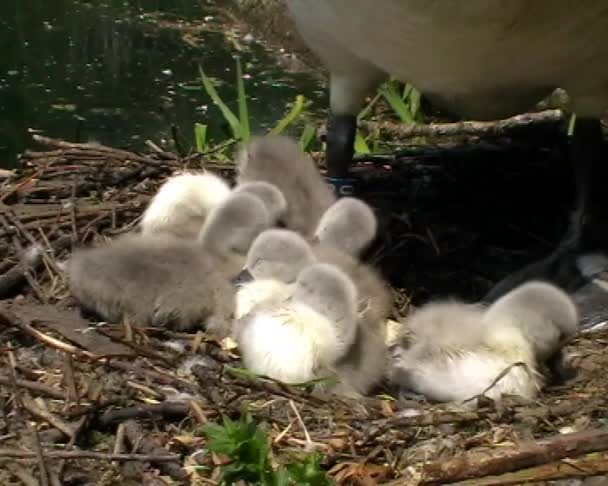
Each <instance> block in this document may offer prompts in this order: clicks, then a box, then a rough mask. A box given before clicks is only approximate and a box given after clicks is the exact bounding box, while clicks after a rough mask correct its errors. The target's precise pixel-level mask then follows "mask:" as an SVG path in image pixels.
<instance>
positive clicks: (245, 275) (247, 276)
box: [232, 268, 254, 287]
mask: <svg viewBox="0 0 608 486" xmlns="http://www.w3.org/2000/svg"><path fill="white" fill-rule="evenodd" d="M252 280H254V278H253V275H251V272H250V271H249V270H247V268H243V270H241V273H239V274H238V275H237V276H236V277H235V278H233V279H232V284H233V285H234V286H235V287H240V286H241V285H243V284H246V283H248V282H251V281H252Z"/></svg>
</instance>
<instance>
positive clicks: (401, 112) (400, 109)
mask: <svg viewBox="0 0 608 486" xmlns="http://www.w3.org/2000/svg"><path fill="white" fill-rule="evenodd" d="M379 92H380V94H381V95H382V96H384V99H385V100H386V101H387V102H388V104H389V105H390V107H391V108H392V109H393V110H394V111H395V113H396V114H397V116H398V117H399V118H400V119H401V121H402V122H403V123H408V124H411V123H414V117H413V116H412V113H411V112H410V108H409V106H408V105H407V103H406V102H405V101H403V99H402V98H401V95H400V94H399V93H398V92H397V89H396V88H395V85H394V84H393V83H390V82H387V83H384V85H383V86H381V87H380V90H379Z"/></svg>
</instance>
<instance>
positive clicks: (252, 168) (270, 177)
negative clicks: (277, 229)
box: [237, 135, 336, 237]
mask: <svg viewBox="0 0 608 486" xmlns="http://www.w3.org/2000/svg"><path fill="white" fill-rule="evenodd" d="M237 164H238V175H237V182H238V183H239V184H241V183H245V182H250V181H266V182H269V183H271V184H274V185H275V186H277V187H278V188H279V189H280V190H281V192H282V193H283V194H284V196H285V199H286V200H287V211H286V213H285V216H284V218H283V222H284V223H285V226H286V227H287V228H289V229H291V230H294V231H297V232H298V233H301V234H303V235H304V236H307V237H308V236H311V235H312V233H313V232H314V230H315V227H316V226H317V224H318V222H319V219H320V218H321V215H322V214H323V212H324V211H325V210H326V209H327V208H328V207H329V206H331V205H332V204H333V202H334V201H335V200H336V198H335V196H334V194H333V192H332V190H331V189H330V188H329V186H328V185H327V183H326V182H325V181H324V180H323V178H322V177H321V175H320V174H319V171H318V170H317V167H316V165H315V163H314V161H313V160H312V159H311V158H310V157H309V156H308V155H307V154H305V153H304V152H303V151H302V150H301V149H300V147H299V146H298V144H297V143H296V142H295V141H294V140H292V139H290V138H288V137H285V136H281V135H266V136H264V137H256V138H253V139H252V140H251V141H250V142H249V143H248V144H247V145H245V146H244V147H243V149H242V150H241V153H240V155H239V157H238V160H237Z"/></svg>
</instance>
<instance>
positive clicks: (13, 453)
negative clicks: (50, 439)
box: [0, 449, 179, 462]
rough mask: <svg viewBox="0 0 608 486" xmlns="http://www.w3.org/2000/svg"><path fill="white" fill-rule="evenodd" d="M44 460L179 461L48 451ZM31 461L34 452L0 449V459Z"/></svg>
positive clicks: (165, 457)
mask: <svg viewBox="0 0 608 486" xmlns="http://www.w3.org/2000/svg"><path fill="white" fill-rule="evenodd" d="M42 454H43V456H44V458H45V459H94V460H97V461H150V462H172V461H177V460H179V456H178V455H177V454H106V453H103V452H91V451H48V450H43V451H42ZM3 457H12V458H15V459H33V458H35V457H36V453H35V452H31V451H19V450H14V449H0V458H3Z"/></svg>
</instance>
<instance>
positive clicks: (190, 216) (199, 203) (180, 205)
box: [140, 172, 230, 239]
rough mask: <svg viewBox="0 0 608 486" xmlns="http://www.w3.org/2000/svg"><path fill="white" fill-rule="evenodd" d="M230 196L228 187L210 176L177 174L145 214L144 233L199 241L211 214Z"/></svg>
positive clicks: (155, 196) (225, 183)
mask: <svg viewBox="0 0 608 486" xmlns="http://www.w3.org/2000/svg"><path fill="white" fill-rule="evenodd" d="M229 195H230V187H229V186H228V183H227V182H226V181H224V180H223V179H222V178H221V177H218V176H216V175H214V174H212V173H210V172H205V173H202V174H196V173H190V172H182V173H179V174H176V175H174V176H172V177H170V178H169V179H167V181H166V182H165V183H164V184H163V185H162V186H161V187H160V189H159V190H158V192H157V193H156V194H155V195H154V197H153V198H152V200H151V201H150V204H149V205H148V207H147V208H146V210H145V211H144V213H143V216H142V219H141V222H140V228H141V233H142V234H144V235H152V234H157V233H168V234H171V235H174V236H176V237H178V238H188V239H195V238H196V237H197V236H198V234H199V233H200V231H201V228H202V227H203V223H204V222H205V219H206V218H207V216H208V215H209V212H210V211H211V210H212V209H213V208H214V207H216V206H217V205H219V204H221V203H222V202H224V201H225V200H226V199H227V198H228V196H229Z"/></svg>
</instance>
